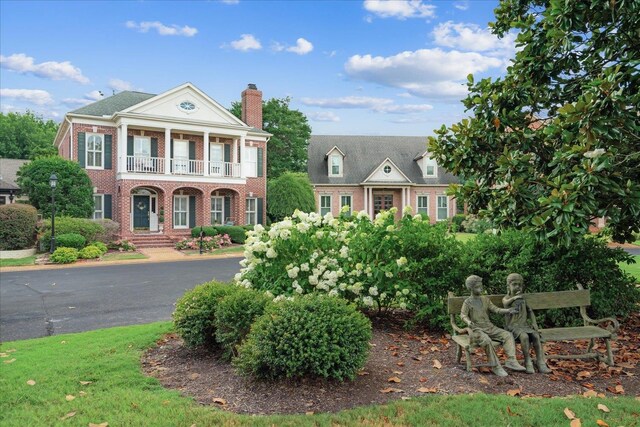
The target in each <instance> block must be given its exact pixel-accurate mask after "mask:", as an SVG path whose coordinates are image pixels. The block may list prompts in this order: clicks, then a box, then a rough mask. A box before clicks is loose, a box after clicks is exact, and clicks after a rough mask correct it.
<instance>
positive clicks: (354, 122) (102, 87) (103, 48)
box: [0, 0, 515, 136]
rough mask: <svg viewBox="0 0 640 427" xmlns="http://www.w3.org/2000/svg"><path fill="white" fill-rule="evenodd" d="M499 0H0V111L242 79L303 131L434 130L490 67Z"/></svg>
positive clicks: (497, 49) (458, 111) (225, 101)
mask: <svg viewBox="0 0 640 427" xmlns="http://www.w3.org/2000/svg"><path fill="white" fill-rule="evenodd" d="M496 6H497V1H432V2H430V1H422V0H406V1H401V0H393V1H379V0H364V1H362V0H360V1H356V0H352V1H255V0H253V1H249V0H239V1H235V0H229V1H206V2H205V1H202V2H170V1H162V2H153V1H117V2H115V1H114V2H97V1H90V2H89V1H86V2H79V1H78V2H73V1H63V2H54V1H47V2H45V1H38V2H30V1H7V0H2V1H0V90H1V92H0V107H1V108H2V111H3V112H5V113H6V112H9V111H25V110H26V109H29V110H32V111H35V112H37V113H39V114H41V115H43V116H44V117H46V118H53V119H54V120H56V121H60V120H61V119H62V117H63V116H64V114H65V113H66V112H68V111H71V110H73V109H75V108H78V107H80V106H82V105H85V104H86V103H88V102H91V101H93V100H95V99H100V95H99V93H98V92H102V93H103V94H104V95H105V96H108V95H110V94H112V93H114V91H115V92H118V91H121V90H139V91H143V92H148V93H154V94H157V93H161V92H164V91H166V90H169V89H171V88H173V87H176V86H178V85H180V84H182V83H184V82H187V81H189V82H191V83H193V84H195V85H196V86H197V87H198V88H200V89H201V90H203V91H204V92H205V93H207V94H208V95H209V96H211V97H212V98H213V99H215V100H216V101H218V102H219V103H221V104H222V105H224V106H226V107H229V106H230V105H231V102H233V101H238V100H239V99H240V93H241V92H242V90H244V88H245V87H246V85H247V84H248V83H255V84H256V85H257V86H258V88H259V89H261V90H262V91H263V97H264V98H265V99H269V98H284V97H287V96H288V97H290V98H291V104H290V106H291V108H294V109H298V110H300V111H302V112H303V113H304V114H305V115H306V116H307V117H308V118H309V123H310V125H311V127H312V129H313V133H314V134H330V135H339V134H347V135H358V134H360V135H414V136H422V135H425V136H426V135H431V134H432V133H433V129H435V128H438V127H440V126H441V125H442V124H451V123H454V122H456V121H458V120H460V119H461V118H462V117H464V116H465V113H464V107H463V106H462V104H461V103H460V99H462V98H463V97H464V94H465V92H466V87H465V86H464V82H465V81H466V75H467V74H469V73H473V74H474V75H475V76H476V77H487V76H493V77H496V76H500V75H503V74H504V73H505V70H506V66H507V65H508V64H509V60H510V58H513V56H514V39H515V37H514V36H513V35H509V36H507V37H506V38H503V39H500V40H499V39H497V38H496V37H494V36H492V35H491V34H490V33H489V32H488V30H487V24H488V22H490V21H492V20H493V19H494V17H493V9H494V8H495V7H496Z"/></svg>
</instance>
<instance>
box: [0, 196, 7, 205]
mask: <svg viewBox="0 0 640 427" xmlns="http://www.w3.org/2000/svg"><path fill="white" fill-rule="evenodd" d="M6 204H7V196H0V205H6Z"/></svg>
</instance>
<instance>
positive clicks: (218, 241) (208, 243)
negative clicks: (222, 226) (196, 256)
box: [175, 234, 231, 252]
mask: <svg viewBox="0 0 640 427" xmlns="http://www.w3.org/2000/svg"><path fill="white" fill-rule="evenodd" d="M230 245H231V239H230V238H229V236H227V235H226V234H224V235H221V234H216V235H215V236H213V237H211V236H206V237H203V238H202V250H203V251H206V252H210V251H212V250H214V249H220V248H222V247H224V246H230ZM175 248H176V249H178V250H184V249H193V250H197V249H200V238H199V237H197V238H196V237H194V238H191V239H189V238H186V237H185V238H184V239H182V240H180V241H179V242H176V245H175Z"/></svg>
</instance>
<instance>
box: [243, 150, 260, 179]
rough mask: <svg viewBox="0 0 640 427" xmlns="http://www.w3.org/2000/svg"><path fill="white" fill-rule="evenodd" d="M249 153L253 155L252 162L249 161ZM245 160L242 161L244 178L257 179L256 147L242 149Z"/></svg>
mask: <svg viewBox="0 0 640 427" xmlns="http://www.w3.org/2000/svg"><path fill="white" fill-rule="evenodd" d="M249 153H255V159H254V160H253V161H249ZM244 155H245V158H244V159H242V166H241V167H242V168H243V169H244V176H246V177H247V178H257V177H258V147H245V148H244ZM251 165H254V166H255V168H250V167H251Z"/></svg>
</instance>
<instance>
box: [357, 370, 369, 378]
mask: <svg viewBox="0 0 640 427" xmlns="http://www.w3.org/2000/svg"><path fill="white" fill-rule="evenodd" d="M358 375H359V376H361V377H362V376H364V375H369V372H366V371H360V372H358Z"/></svg>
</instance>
